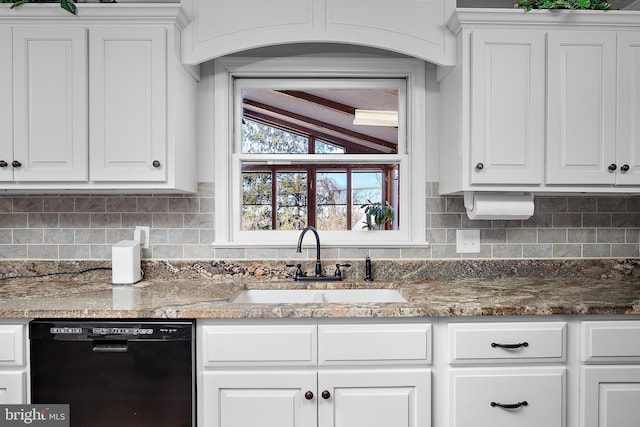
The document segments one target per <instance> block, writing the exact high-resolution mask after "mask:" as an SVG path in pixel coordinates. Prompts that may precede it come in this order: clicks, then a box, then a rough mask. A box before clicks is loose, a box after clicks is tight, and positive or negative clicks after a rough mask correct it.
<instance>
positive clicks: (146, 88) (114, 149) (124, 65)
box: [89, 26, 167, 182]
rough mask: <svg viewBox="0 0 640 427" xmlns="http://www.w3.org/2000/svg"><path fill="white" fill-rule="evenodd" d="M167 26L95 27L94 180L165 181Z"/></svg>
mask: <svg viewBox="0 0 640 427" xmlns="http://www.w3.org/2000/svg"><path fill="white" fill-rule="evenodd" d="M166 37H167V35H166V30H165V29H164V28H163V27H151V28H144V27H135V28H133V27H115V26H114V27H112V26H109V27H102V28H94V29H91V32H90V38H89V49H90V51H91V58H90V62H89V64H90V66H89V73H90V76H91V81H90V90H89V96H90V107H91V109H90V111H91V114H90V117H91V120H90V126H91V127H90V129H91V132H90V135H91V162H90V163H91V173H90V177H91V180H92V181H125V182H126V181H130V182H135V181H159V182H162V181H165V180H166V179H167V128H166V122H167V58H166V56H167V42H166Z"/></svg>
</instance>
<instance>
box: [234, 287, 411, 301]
mask: <svg viewBox="0 0 640 427" xmlns="http://www.w3.org/2000/svg"><path fill="white" fill-rule="evenodd" d="M406 301H407V300H406V298H405V297H403V296H402V294H401V293H400V292H398V291H397V290H395V289H248V290H244V291H240V292H239V293H238V295H236V296H235V297H234V298H233V299H231V301H230V302H232V303H235V304H323V303H324V304H341V303H392V302H406Z"/></svg>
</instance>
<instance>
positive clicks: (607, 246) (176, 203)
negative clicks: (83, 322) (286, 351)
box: [0, 183, 640, 260]
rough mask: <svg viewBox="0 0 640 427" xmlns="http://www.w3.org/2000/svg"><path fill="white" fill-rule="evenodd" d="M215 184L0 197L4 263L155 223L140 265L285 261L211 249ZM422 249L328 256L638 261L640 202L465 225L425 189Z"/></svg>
mask: <svg viewBox="0 0 640 427" xmlns="http://www.w3.org/2000/svg"><path fill="white" fill-rule="evenodd" d="M213 206H214V193H213V184H212V183H201V184H199V186H198V193H197V194H195V195H84V194H83V195H66V194H65V195H29V196H0V258H2V259H46V260H58V259H60V260H67V259H68V260H72V259H110V258H111V246H112V245H113V244H114V243H116V242H118V241H120V240H125V239H131V238H132V237H133V228H134V227H135V226H136V225H148V226H150V227H151V236H150V240H151V248H150V249H145V250H144V252H143V257H144V258H146V259H157V260H160V259H213V258H215V259H289V258H291V257H292V251H293V249H290V250H288V249H282V248H279V249H275V248H274V249H266V250H265V249H260V250H257V249H255V248H253V249H252V248H246V249H244V248H217V249H216V248H214V247H213V246H212V245H211V242H213V240H214V238H215V230H214V213H213ZM426 206H427V212H426V213H425V214H426V216H427V217H426V220H427V229H426V234H427V239H428V241H429V243H430V245H429V247H425V248H374V249H368V248H352V249H330V248H327V249H326V250H325V251H324V252H323V257H324V258H325V259H332V258H341V259H359V258H363V257H364V256H366V255H371V256H372V257H374V258H377V259H385V258H387V259H416V258H462V257H464V258H592V257H596V258H600V257H614V258H627V257H638V256H639V255H640V243H639V242H640V197H638V196H620V195H612V196H600V195H598V196H594V195H579V196H538V197H536V198H535V207H536V209H535V214H534V216H533V217H532V218H530V219H528V220H526V221H470V220H469V219H468V218H467V215H466V213H465V210H464V205H463V200H462V197H458V196H453V197H449V196H447V197H440V196H439V195H438V184H437V183H429V184H428V185H427V193H426ZM461 228H474V229H479V230H480V241H481V245H480V253H479V254H464V256H463V255H460V254H457V253H456V244H455V243H456V242H455V239H456V230H457V229H461Z"/></svg>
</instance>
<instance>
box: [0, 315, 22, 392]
mask: <svg viewBox="0 0 640 427" xmlns="http://www.w3.org/2000/svg"><path fill="white" fill-rule="evenodd" d="M26 336H27V335H26V324H25V322H22V321H18V322H15V323H13V322H12V321H6V322H3V321H0V404H24V403H27V365H28V363H27V357H26Z"/></svg>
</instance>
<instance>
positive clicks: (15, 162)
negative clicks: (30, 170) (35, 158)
mask: <svg viewBox="0 0 640 427" xmlns="http://www.w3.org/2000/svg"><path fill="white" fill-rule="evenodd" d="M11 166H13V167H14V168H19V167H20V166H22V163H20V162H19V161H17V160H14V161H13V162H11Z"/></svg>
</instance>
